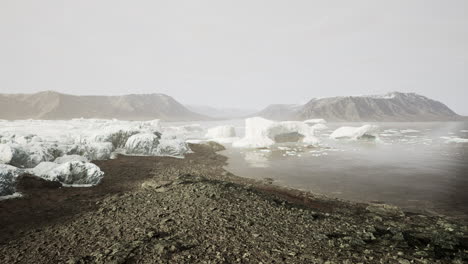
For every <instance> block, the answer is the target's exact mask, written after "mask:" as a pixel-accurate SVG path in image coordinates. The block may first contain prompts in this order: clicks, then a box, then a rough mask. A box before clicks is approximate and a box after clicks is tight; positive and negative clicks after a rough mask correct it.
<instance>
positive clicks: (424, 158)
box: [223, 122, 468, 217]
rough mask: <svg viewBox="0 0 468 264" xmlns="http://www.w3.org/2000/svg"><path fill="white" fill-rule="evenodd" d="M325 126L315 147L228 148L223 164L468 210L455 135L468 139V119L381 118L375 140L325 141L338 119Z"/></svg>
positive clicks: (462, 150) (410, 203)
mask: <svg viewBox="0 0 468 264" xmlns="http://www.w3.org/2000/svg"><path fill="white" fill-rule="evenodd" d="M327 125H328V126H329V127H330V129H329V130H324V131H321V132H320V134H319V137H320V139H321V140H322V144H321V145H320V146H319V147H316V148H311V147H308V146H303V145H301V144H281V145H277V146H274V147H272V148H271V149H270V150H251V151H247V150H242V153H240V152H239V150H238V149H231V148H230V149H228V150H227V151H225V152H224V153H223V154H224V155H227V156H228V157H229V165H228V167H227V169H228V170H230V171H231V172H233V173H234V174H237V175H240V176H244V177H250V178H255V179H262V178H273V179H274V180H275V182H276V183H277V184H281V185H287V186H290V187H294V188H298V189H305V190H309V191H312V192H316V193H321V194H325V195H330V196H335V197H338V198H344V199H351V200H357V201H375V200H378V201H384V202H387V203H392V204H396V205H399V206H402V207H405V208H406V209H410V210H415V211H417V210H420V209H424V210H428V211H434V212H440V213H444V214H450V215H455V216H461V217H467V216H468V191H467V190H468V154H467V153H468V143H462V142H463V140H453V139H465V140H466V138H468V133H467V131H468V123H466V122H465V123H463V122H458V123H456V122H455V123H380V124H378V125H380V127H381V130H380V131H381V133H380V134H379V139H378V140H377V141H364V142H359V141H358V142H356V141H346V140H344V141H340V140H339V141H337V140H330V139H328V138H327V135H328V134H330V133H331V131H333V129H334V128H336V127H338V126H342V125H343V124H327ZM354 126H356V124H354ZM448 139H451V140H448Z"/></svg>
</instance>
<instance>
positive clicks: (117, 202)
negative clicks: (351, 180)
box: [0, 144, 468, 264]
mask: <svg viewBox="0 0 468 264" xmlns="http://www.w3.org/2000/svg"><path fill="white" fill-rule="evenodd" d="M191 147H192V149H193V150H194V152H195V153H193V154H189V155H187V157H186V158H185V159H176V158H169V157H131V156H119V157H118V159H115V160H108V161H96V162H95V163H96V164H97V165H98V166H99V167H101V169H102V170H103V171H104V172H105V173H106V174H105V177H104V180H103V181H102V183H101V184H100V185H98V186H96V187H93V188H59V186H57V185H56V184H53V183H47V182H45V181H42V180H39V179H37V178H35V177H32V176H24V177H23V179H21V180H20V181H19V186H18V189H19V190H20V191H22V192H23V193H24V194H25V197H23V198H20V199H14V200H6V201H0V263H403V264H406V263H464V262H465V263H466V261H468V257H467V249H468V235H467V226H466V225H465V224H463V223H460V222H456V221H453V220H451V219H449V218H445V217H440V216H430V215H423V214H410V213H406V214H405V213H403V212H402V211H401V210H399V209H398V208H396V207H391V206H386V205H379V204H375V205H370V206H369V205H367V204H356V203H350V202H345V201H338V200H334V199H328V198H324V197H318V196H314V195H312V194H310V193H304V192H300V191H297V190H291V189H286V188H281V187H278V186H274V185H272V184H270V182H269V181H268V180H265V181H263V182H256V181H253V180H249V179H244V178H240V177H237V176H235V175H232V174H231V173H229V172H227V171H225V170H224V169H223V166H224V165H225V164H226V158H225V157H223V156H221V155H218V154H216V153H215V150H219V149H220V148H222V147H221V146H220V145H217V144H210V145H192V146H191Z"/></svg>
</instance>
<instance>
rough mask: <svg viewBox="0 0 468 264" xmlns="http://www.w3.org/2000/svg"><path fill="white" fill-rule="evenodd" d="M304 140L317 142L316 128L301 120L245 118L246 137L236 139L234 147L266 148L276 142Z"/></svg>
mask: <svg viewBox="0 0 468 264" xmlns="http://www.w3.org/2000/svg"><path fill="white" fill-rule="evenodd" d="M283 142H303V143H306V144H317V143H318V142H319V141H318V139H317V138H316V137H315V136H314V129H313V128H312V127H311V126H309V125H307V124H305V123H304V122H299V121H283V122H274V121H271V120H267V119H264V118H261V117H253V118H247V119H246V120H245V137H244V138H242V139H240V140H238V141H235V142H234V143H233V146H234V147H239V148H265V147H270V146H272V145H274V144H275V143H283Z"/></svg>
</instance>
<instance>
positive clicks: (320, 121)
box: [304, 118, 327, 125]
mask: <svg viewBox="0 0 468 264" xmlns="http://www.w3.org/2000/svg"><path fill="white" fill-rule="evenodd" d="M304 123H305V124H307V125H315V124H325V123H327V121H325V119H321V118H317V119H308V120H305V121H304Z"/></svg>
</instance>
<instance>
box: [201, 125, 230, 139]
mask: <svg viewBox="0 0 468 264" xmlns="http://www.w3.org/2000/svg"><path fill="white" fill-rule="evenodd" d="M235 136H236V130H235V129H234V127H233V126H217V127H213V128H210V129H208V131H207V133H206V136H205V137H207V138H231V137H235Z"/></svg>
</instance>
